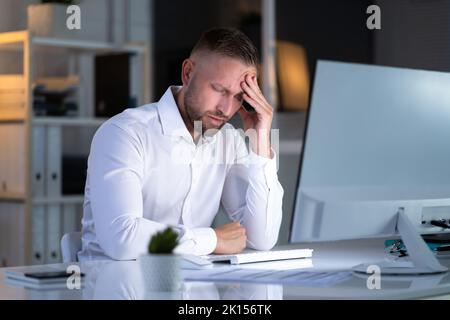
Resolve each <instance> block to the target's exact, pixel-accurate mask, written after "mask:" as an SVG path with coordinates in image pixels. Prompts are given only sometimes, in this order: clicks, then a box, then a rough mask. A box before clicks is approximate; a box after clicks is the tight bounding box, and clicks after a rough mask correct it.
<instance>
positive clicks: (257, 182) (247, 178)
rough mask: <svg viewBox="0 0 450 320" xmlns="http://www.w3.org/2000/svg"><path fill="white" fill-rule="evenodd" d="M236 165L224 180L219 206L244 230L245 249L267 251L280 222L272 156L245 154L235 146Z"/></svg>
mask: <svg viewBox="0 0 450 320" xmlns="http://www.w3.org/2000/svg"><path fill="white" fill-rule="evenodd" d="M237 145H238V147H237V154H238V156H237V159H236V163H235V164H233V165H232V166H231V168H230V169H229V172H228V174H227V177H226V179H225V184H224V189H223V194H222V205H223V207H224V210H225V212H226V213H227V214H228V216H229V217H230V219H231V220H233V221H240V223H241V224H242V225H243V226H244V228H245V229H246V234H247V246H248V247H250V248H253V249H257V250H270V249H271V248H272V247H273V246H274V245H275V244H276V242H277V240H278V233H279V230H280V225H281V219H282V200H283V193H284V191H283V187H282V186H281V184H280V182H279V181H278V175H277V160H276V157H277V155H276V153H275V151H274V150H273V149H272V154H273V157H272V159H269V158H265V157H261V156H259V155H257V154H255V153H254V152H253V151H251V150H250V152H247V147H246V146H245V143H244V142H243V140H242V141H240V140H239V142H238V143H237Z"/></svg>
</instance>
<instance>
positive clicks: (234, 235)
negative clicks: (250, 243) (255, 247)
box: [214, 222, 247, 254]
mask: <svg viewBox="0 0 450 320" xmlns="http://www.w3.org/2000/svg"><path fill="white" fill-rule="evenodd" d="M214 231H215V232H216V236H217V245H216V249H215V250H214V254H234V253H239V252H241V251H242V250H244V249H245V246H246V242H247V236H246V233H245V229H244V228H243V227H242V226H241V224H240V223H239V222H231V223H227V224H224V225H223V226H220V227H218V228H215V229H214Z"/></svg>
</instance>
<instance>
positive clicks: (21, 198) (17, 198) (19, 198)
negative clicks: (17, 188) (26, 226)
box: [0, 192, 26, 202]
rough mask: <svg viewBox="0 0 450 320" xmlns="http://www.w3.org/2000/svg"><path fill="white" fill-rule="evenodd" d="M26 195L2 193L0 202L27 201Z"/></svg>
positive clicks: (0, 193)
mask: <svg viewBox="0 0 450 320" xmlns="http://www.w3.org/2000/svg"><path fill="white" fill-rule="evenodd" d="M25 199H26V197H25V194H23V193H20V192H0V200H1V201H14V202H16V201H18V202H22V201H25Z"/></svg>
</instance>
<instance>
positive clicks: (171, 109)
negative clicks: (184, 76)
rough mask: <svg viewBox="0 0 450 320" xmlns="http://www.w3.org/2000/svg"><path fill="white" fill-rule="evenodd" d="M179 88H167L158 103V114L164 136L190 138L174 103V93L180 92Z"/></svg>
mask: <svg viewBox="0 0 450 320" xmlns="http://www.w3.org/2000/svg"><path fill="white" fill-rule="evenodd" d="M180 89H181V87H179V86H171V87H169V88H168V89H167V90H166V92H165V93H164V95H163V96H162V97H161V99H160V100H159V101H158V113H159V118H160V120H161V125H162V130H163V134H164V135H168V136H176V137H192V136H191V134H190V133H189V131H188V129H187V128H186V125H185V124H184V121H183V118H182V117H181V114H180V110H178V106H177V103H176V102H175V97H174V93H175V92H177V91H178V90H180Z"/></svg>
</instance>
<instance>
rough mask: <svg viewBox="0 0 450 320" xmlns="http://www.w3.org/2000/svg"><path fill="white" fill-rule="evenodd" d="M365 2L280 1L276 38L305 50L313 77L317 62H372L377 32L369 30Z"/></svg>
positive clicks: (277, 5) (342, 0)
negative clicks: (293, 43)
mask: <svg viewBox="0 0 450 320" xmlns="http://www.w3.org/2000/svg"><path fill="white" fill-rule="evenodd" d="M373 2H374V1H366V0H340V1H332V0H316V1H298V0H277V1H276V17H277V23H276V28H277V38H278V39H279V40H286V41H292V42H295V43H298V44H301V45H303V46H304V47H305V49H306V53H307V55H308V65H309V69H310V71H311V72H310V74H311V77H312V76H313V74H314V70H315V66H316V62H317V59H330V60H339V61H348V62H361V63H372V62H373V56H374V55H373V39H374V32H376V31H371V30H368V29H367V27H366V20H367V17H368V16H369V15H368V14H366V9H367V7H368V6H369V5H371V4H373Z"/></svg>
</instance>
